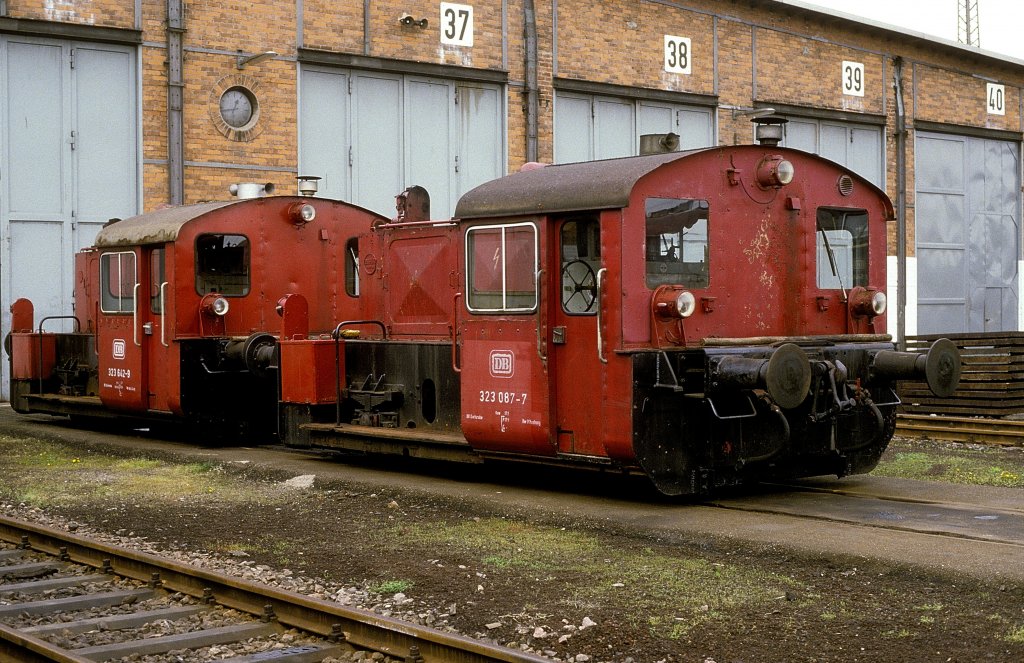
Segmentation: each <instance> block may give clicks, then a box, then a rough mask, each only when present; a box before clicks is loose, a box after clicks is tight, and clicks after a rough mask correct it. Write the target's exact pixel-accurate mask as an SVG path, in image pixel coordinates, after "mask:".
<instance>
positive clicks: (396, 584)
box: [369, 580, 413, 595]
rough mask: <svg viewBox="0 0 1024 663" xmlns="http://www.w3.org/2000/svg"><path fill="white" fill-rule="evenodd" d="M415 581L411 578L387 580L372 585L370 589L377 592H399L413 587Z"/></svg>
mask: <svg viewBox="0 0 1024 663" xmlns="http://www.w3.org/2000/svg"><path fill="white" fill-rule="evenodd" d="M412 585H413V583H412V582H410V581H409V580H385V581H384V582H382V583H379V584H376V585H372V586H371V587H369V590H370V591H371V592H373V593H375V594H382V595H383V594H399V593H405V592H407V591H409V590H410V589H412Z"/></svg>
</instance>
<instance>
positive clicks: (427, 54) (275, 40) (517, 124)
mask: <svg viewBox="0 0 1024 663" xmlns="http://www.w3.org/2000/svg"><path fill="white" fill-rule="evenodd" d="M466 3H467V4H472V5H473V7H474V23H475V40H474V45H473V46H472V47H442V46H441V45H440V42H439V29H440V19H441V17H440V14H439V3H438V2H437V1H436V0H370V2H369V3H368V8H369V9H368V15H366V16H364V3H363V2H360V1H358V0H349V1H347V2H336V1H333V0H303V2H302V3H301V6H302V16H301V25H299V22H300V17H299V15H298V4H297V3H296V2H285V1H282V0H255V1H254V2H249V3H239V2H237V1H235V0H203V1H202V2H198V1H192V2H188V3H187V13H186V28H187V31H186V33H185V34H184V43H185V49H186V53H185V60H184V73H185V85H186V87H185V109H184V128H185V159H186V161H187V164H188V165H187V166H186V170H185V190H186V202H193V201H197V200H207V199H213V198H223V197H224V196H225V188H226V186H227V184H229V183H231V182H236V181H239V180H247V181H258V182H268V181H272V182H274V183H275V184H277V185H278V186H279V187H281V188H282V190H285V191H291V190H294V175H295V169H296V159H297V128H296V120H297V118H296V94H297V71H298V66H297V64H296V58H297V55H298V48H299V47H300V45H301V46H303V47H305V48H310V49H316V50H321V51H330V52H335V53H340V54H348V55H358V56H363V55H368V56H370V57H372V58H385V59H388V60H399V61H402V60H405V61H412V62H417V63H431V64H439V65H456V66H460V67H470V68H475V69H480V70H502V71H507V72H508V76H509V81H510V84H509V86H508V92H507V103H508V117H507V124H506V126H507V141H508V147H509V160H508V168H509V170H515V169H517V168H518V167H519V166H520V165H521V164H522V162H523V161H524V160H525V156H526V141H527V137H526V108H525V103H526V90H525V84H524V82H525V64H524V63H525V43H524V18H523V15H524V9H523V4H524V3H523V0H507V3H506V5H505V12H504V15H503V12H502V3H501V2H500V0H478V1H476V2H472V1H471V0H466ZM7 5H8V13H9V15H10V16H12V17H16V18H18V17H20V18H31V19H38V20H44V21H56V22H69V23H76V24H88V25H98V26H106V27H119V28H128V29H134V28H136V27H141V29H142V38H143V42H144V45H143V46H142V47H141V53H142V82H143V85H142V101H143V156H144V158H145V159H146V160H147V163H146V165H145V166H144V183H143V185H144V196H145V207H146V209H152V208H153V207H155V206H157V205H159V204H161V203H163V202H165V201H166V200H167V198H168V195H169V194H168V185H167V181H166V180H167V174H166V165H165V163H166V159H167V51H166V48H165V45H166V41H167V34H166V21H165V14H166V2H165V1H164V0H143V2H142V4H141V7H142V15H141V16H138V17H137V16H135V1H134V0H77V1H72V0H67V1H65V2H53V1H52V0H8V3H7ZM535 5H536V16H537V33H538V45H539V54H538V55H539V57H538V73H539V81H540V95H539V100H540V116H539V126H538V139H539V152H540V155H539V156H540V159H542V160H550V159H551V158H552V145H553V136H552V127H553V115H552V113H553V108H552V103H551V102H552V99H553V97H554V86H553V82H552V79H553V77H554V76H558V77H560V78H567V79H575V80H582V81H588V82H592V83H598V84H600V83H607V84H611V85H620V86H635V87H640V88H647V89H652V90H659V91H670V92H682V93H689V94H698V95H709V96H710V95H717V99H718V104H719V110H718V113H717V118H718V136H717V139H718V141H719V142H720V143H734V142H746V141H748V140H749V139H750V136H751V129H750V124H749V122H748V121H747V120H746V119H745V118H742V117H741V118H737V119H733V117H732V110H733V109H737V108H749V107H750V106H752V105H753V104H755V103H762V104H766V105H770V104H772V103H784V104H788V105H792V106H800V107H808V108H814V109H819V110H825V111H833V112H836V113H848V114H850V115H852V116H854V117H855V116H856V114H859V113H866V114H871V115H873V116H875V117H878V116H883V117H885V118H886V131H885V135H886V143H885V150H886V158H885V162H886V167H887V173H886V178H887V187H888V189H889V194H890V195H891V196H893V197H895V195H896V190H895V185H896V175H895V164H896V156H895V145H896V143H895V140H894V132H895V128H896V127H895V110H894V107H895V103H894V100H893V90H892V83H893V81H892V76H893V71H894V62H893V58H894V57H895V56H901V57H902V58H903V59H904V61H905V65H904V88H905V92H904V98H905V101H906V107H907V111H908V114H909V118H908V129H910V130H912V129H913V128H914V120H915V118H916V119H920V120H927V121H930V122H940V123H945V124H952V125H962V126H969V127H978V128H984V129H998V130H1006V131H1013V132H1020V131H1021V128H1022V119H1021V117H1020V112H1019V111H1020V94H1021V93H1020V89H1021V86H1024V67H1018V66H1014V65H1013V64H1010V63H999V62H997V61H993V60H990V59H986V58H976V57H973V56H970V55H967V54H965V53H963V52H956V51H950V50H948V49H945V50H944V49H942V48H938V47H936V46H935V45H934V44H927V43H921V42H916V41H914V40H908V39H903V38H901V37H899V36H898V35H890V34H887V33H884V32H880V31H878V30H875V29H872V28H870V27H861V26H857V25H855V24H850V23H846V22H844V21H840V20H838V19H831V18H823V17H815V16H813V15H809V14H807V13H806V12H801V11H800V10H798V9H794V8H792V7H787V6H784V5H783V6H779V5H773V4H771V3H767V2H764V1H761V0H745V1H738V0H693V1H690V2H682V1H680V2H670V1H667V0H659V1H657V2H655V1H653V0H607V1H604V2H593V1H592V0H558V1H557V3H554V2H552V1H551V0H548V1H547V2H545V1H543V0H535ZM556 5H557V11H556V9H555V7H556ZM403 12H408V13H410V14H411V15H412V16H413V17H414V18H416V19H420V18H426V19H427V21H428V26H427V28H426V29H420V28H417V27H410V26H403V25H401V24H400V23H399V20H398V19H399V17H400V16H401V14H402V13H403ZM503 21H504V22H505V26H506V27H505V29H504V31H503ZM364 26H365V27H366V29H364ZM666 34H670V35H676V36H682V37H689V38H690V40H691V54H690V55H691V63H692V70H691V73H690V74H688V75H684V74H671V73H667V72H665V71H664V69H663V67H662V49H663V44H664V41H663V39H664V35H666ZM264 50H274V51H276V52H277V53H278V54H279V56H278V58H276V59H274V60H269V61H263V62H260V63H258V64H254V65H251V66H248V67H246V68H245V69H243V70H239V69H237V67H236V64H235V63H236V56H237V54H238V52H240V51H241V52H245V53H256V52H262V51H264ZM843 60H851V61H855V62H861V63H863V64H864V68H865V77H864V96H863V97H854V96H850V95H844V94H842V92H841V88H840V85H841V71H840V65H841V62H842V61H843ZM240 77H245V80H248V81H249V82H251V83H252V84H253V85H254V86H255V87H256V88H257V94H258V99H259V103H260V108H261V120H260V123H259V125H258V127H257V129H258V130H257V131H255V132H253V135H252V136H249V137H248V139H247V140H243V141H240V140H232V139H231V138H230V137H227V136H224V135H223V133H222V132H221V131H219V130H218V128H217V126H216V122H215V116H216V113H217V102H218V94H219V91H220V90H222V89H223V88H224V86H225V85H226V84H228V83H230V82H231V81H236V80H242V79H241V78H240ZM985 79H992V80H996V81H999V82H1001V83H1003V84H1004V85H1005V86H1006V109H1007V110H1006V114H1005V115H1004V116H995V115H990V114H988V113H986V112H985V98H984V96H985V82H986V80H985ZM711 98H713V97H711ZM915 101H916V103H915ZM912 150H913V141H912V140H911V141H908V153H907V165H908V168H909V170H908V185H909V186H908V188H909V190H910V191H912V190H913V152H912ZM908 203H910V205H911V208H910V215H909V216H910V217H911V218H910V219H909V220H911V221H912V209H913V208H912V205H913V200H912V196H911V197H910V198H909V199H908ZM911 227H912V224H911ZM910 239H911V241H910V242H909V246H911V247H912V246H913V242H912V238H910ZM894 247H895V237H894V236H893V235H890V251H891V252H892V251H894V250H895V249H894Z"/></svg>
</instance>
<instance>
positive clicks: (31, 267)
mask: <svg viewBox="0 0 1024 663" xmlns="http://www.w3.org/2000/svg"><path fill="white" fill-rule="evenodd" d="M136 58H137V54H136V51H135V49H133V48H131V47H125V46H114V45H104V44H97V43H86V42H82V43H79V42H64V41H57V40H46V39H34V38H32V39H30V38H23V37H19V36H14V35H0V90H2V91H3V94H2V95H0V235H2V238H3V240H5V241H3V242H2V244H0V270H2V272H0V273H2V277H0V300H2V301H0V311H2V314H3V329H4V330H9V329H10V311H9V309H10V304H11V302H12V301H14V300H15V299H18V298H19V297H27V298H29V299H31V300H32V301H33V303H34V304H35V315H36V321H37V323H38V321H39V320H40V319H41V318H43V317H44V316H54V315H70V314H71V313H72V312H73V301H72V300H73V294H74V282H73V281H74V272H73V260H74V253H75V252H76V251H77V250H78V249H80V248H82V247H85V246H89V245H90V244H92V241H93V239H94V237H95V236H96V233H97V232H98V231H99V229H100V228H101V227H102V225H103V223H104V222H106V221H107V220H109V219H110V218H113V217H119V218H123V217H126V216H131V215H133V214H135V213H137V211H138V208H139V151H140V150H139V140H138V132H137V123H138V119H137V118H138V110H137V90H136ZM46 328H47V329H48V330H59V329H61V328H65V329H70V324H69V323H65V322H60V321H55V322H53V323H49V324H48V325H47V327H46ZM0 365H2V370H3V387H2V388H3V397H4V398H7V396H8V393H7V374H6V372H7V362H6V361H4V362H3V363H2V364H0Z"/></svg>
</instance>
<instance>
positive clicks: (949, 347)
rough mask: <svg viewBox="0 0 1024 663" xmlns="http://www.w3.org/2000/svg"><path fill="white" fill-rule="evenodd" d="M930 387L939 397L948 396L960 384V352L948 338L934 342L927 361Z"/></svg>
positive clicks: (925, 370)
mask: <svg viewBox="0 0 1024 663" xmlns="http://www.w3.org/2000/svg"><path fill="white" fill-rule="evenodd" d="M924 374H925V380H927V381H928V388H929V389H931V390H932V393H933V394H935V395H936V396H938V397H939V398H948V397H949V396H952V395H953V392H954V391H956V388H957V386H958V385H959V384H960V352H959V351H958V350H957V347H956V344H955V343H953V341H951V340H949V339H948V338H940V339H939V340H937V341H935V342H934V343H932V347H931V348H930V349H929V350H928V355H927V359H926V362H925V369H924Z"/></svg>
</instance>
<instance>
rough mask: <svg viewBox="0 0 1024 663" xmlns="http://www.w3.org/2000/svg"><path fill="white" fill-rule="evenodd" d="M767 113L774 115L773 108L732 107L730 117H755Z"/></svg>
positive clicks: (763, 115) (766, 114)
mask: <svg viewBox="0 0 1024 663" xmlns="http://www.w3.org/2000/svg"><path fill="white" fill-rule="evenodd" d="M768 115H775V109H774V108H733V109H732V119H734V120H735V119H736V118H738V117H749V118H750V119H754V118H755V117H765V116H768Z"/></svg>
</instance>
